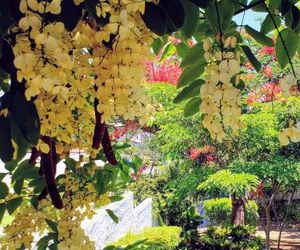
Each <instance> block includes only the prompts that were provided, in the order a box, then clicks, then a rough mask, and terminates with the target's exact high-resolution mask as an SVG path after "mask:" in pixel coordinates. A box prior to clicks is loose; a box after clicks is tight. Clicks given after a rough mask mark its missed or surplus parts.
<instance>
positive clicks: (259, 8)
mask: <svg viewBox="0 0 300 250" xmlns="http://www.w3.org/2000/svg"><path fill="white" fill-rule="evenodd" d="M258 2H259V0H252V1H251V2H250V3H249V5H250V4H253V3H258ZM251 10H253V11H255V12H267V10H266V8H265V5H264V4H263V3H259V4H257V5H255V6H254V7H253V8H252V9H251Z"/></svg>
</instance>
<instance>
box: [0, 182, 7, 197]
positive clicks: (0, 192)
mask: <svg viewBox="0 0 300 250" xmlns="http://www.w3.org/2000/svg"><path fill="white" fill-rule="evenodd" d="M8 193H9V189H8V186H7V185H6V183H4V182H0V199H5V198H6V196H7V195H8Z"/></svg>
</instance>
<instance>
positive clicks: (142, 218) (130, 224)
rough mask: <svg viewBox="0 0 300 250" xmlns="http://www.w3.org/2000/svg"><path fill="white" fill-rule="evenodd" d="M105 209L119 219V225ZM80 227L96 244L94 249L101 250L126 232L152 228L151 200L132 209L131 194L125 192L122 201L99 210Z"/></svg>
mask: <svg viewBox="0 0 300 250" xmlns="http://www.w3.org/2000/svg"><path fill="white" fill-rule="evenodd" d="M106 209H111V210H112V211H114V213H115V214H116V215H117V216H118V217H119V223H115V222H114V221H113V220H112V219H111V218H110V217H109V215H108V214H107V212H106V211H105V210H106ZM82 227H83V229H84V230H85V232H86V234H87V235H88V236H89V237H90V239H91V240H94V241H95V242H96V249H97V250H98V249H102V248H103V247H105V246H106V245H107V244H109V243H111V242H113V241H116V240H118V239H119V238H121V237H122V236H124V235H125V234H126V233H128V232H139V231H141V230H142V229H144V228H146V227H152V199H151V198H149V199H146V200H144V201H143V202H142V203H140V204H139V205H138V206H137V207H134V203H133V193H132V192H127V193H125V194H124V199H123V200H121V201H118V202H114V203H112V204H109V205H108V206H106V207H104V208H102V209H99V211H97V213H96V215H95V216H94V217H93V218H92V219H90V220H85V221H83V222H82Z"/></svg>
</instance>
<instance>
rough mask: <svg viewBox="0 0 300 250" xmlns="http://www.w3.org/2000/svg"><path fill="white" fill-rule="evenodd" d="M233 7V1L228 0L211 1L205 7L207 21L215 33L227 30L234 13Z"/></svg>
mask: <svg viewBox="0 0 300 250" xmlns="http://www.w3.org/2000/svg"><path fill="white" fill-rule="evenodd" d="M234 9H235V5H234V3H233V2H232V1H228V0H221V1H219V2H217V1H213V2H212V3H211V4H210V5H209V6H208V7H207V8H206V9H205V16H206V18H207V20H208V23H209V25H210V26H211V28H212V29H213V30H214V31H215V32H216V33H219V32H222V33H224V32H225V31H226V30H227V28H228V27H229V25H230V23H231V20H232V17H233V15H234Z"/></svg>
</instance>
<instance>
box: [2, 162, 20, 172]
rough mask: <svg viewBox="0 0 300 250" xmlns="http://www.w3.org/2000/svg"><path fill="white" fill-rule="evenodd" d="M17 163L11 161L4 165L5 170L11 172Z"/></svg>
mask: <svg viewBox="0 0 300 250" xmlns="http://www.w3.org/2000/svg"><path fill="white" fill-rule="evenodd" d="M18 163H19V162H18V161H17V160H12V161H10V162H7V163H5V166H4V167H5V169H7V170H8V171H10V172H11V171H13V170H14V169H15V168H16V167H17V166H18Z"/></svg>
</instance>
